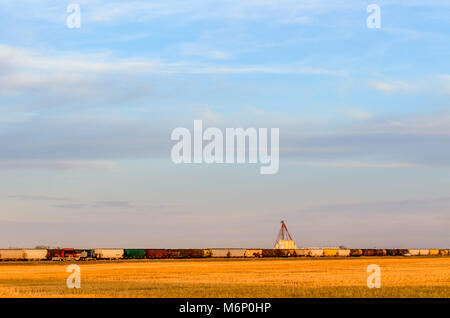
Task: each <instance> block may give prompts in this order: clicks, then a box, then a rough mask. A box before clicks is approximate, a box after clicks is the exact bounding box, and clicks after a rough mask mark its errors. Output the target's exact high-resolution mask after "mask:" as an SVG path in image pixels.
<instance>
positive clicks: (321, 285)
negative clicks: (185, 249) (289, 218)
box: [0, 257, 450, 298]
mask: <svg viewBox="0 0 450 318" xmlns="http://www.w3.org/2000/svg"><path fill="white" fill-rule="evenodd" d="M369 264H377V265H379V266H380V268H381V288H379V289H377V288H373V289H369V288H368V287H367V284H366V280H367V277H368V275H369V273H367V272H366V268H367V266H368V265H369ZM68 265H69V264H68V263H51V262H48V263H45V262H44V263H42V262H41V263H39V262H36V263H7V262H5V263H0V297H201V298H202V297H446V298H448V297H450V257H435V258H433V257H429V258H428V257H423V258H420V257H417V258H412V257H411V258H403V257H368V258H356V259H355V258H352V259H310V258H297V259H251V260H248V259H199V260H143V261H115V262H98V261H97V262H95V261H92V262H79V263H78V265H79V266H80V268H81V288H80V289H69V288H67V286H66V279H67V277H68V276H69V275H70V273H67V272H66V268H67V266H68Z"/></svg>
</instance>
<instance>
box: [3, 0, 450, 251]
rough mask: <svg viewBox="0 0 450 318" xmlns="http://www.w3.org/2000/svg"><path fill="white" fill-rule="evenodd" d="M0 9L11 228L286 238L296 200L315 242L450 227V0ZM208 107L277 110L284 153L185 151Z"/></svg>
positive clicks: (384, 240) (220, 120)
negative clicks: (374, 22)
mask: <svg viewBox="0 0 450 318" xmlns="http://www.w3.org/2000/svg"><path fill="white" fill-rule="evenodd" d="M71 3H75V4H78V5H79V7H80V8H81V13H80V16H81V26H80V28H69V27H68V26H67V24H66V20H67V18H68V16H69V15H70V14H71V13H68V12H67V7H68V5H69V4H71ZM372 3H375V4H377V5H379V7H380V10H381V11H380V17H381V26H380V28H368V27H367V24H366V20H367V18H368V17H369V15H370V14H371V13H368V12H367V11H366V9H367V7H368V6H369V5H370V4H372ZM0 21H1V22H0V24H1V28H0V247H34V246H36V245H49V246H63V247H80V248H82V247H86V248H87V247H124V248H125V247H136V248H138V247H148V248H158V247H160V248H170V247H172V248H188V247H198V248H202V247H264V248H270V247H272V246H273V244H274V242H275V239H276V235H277V233H278V230H279V227H280V221H281V220H285V222H286V224H287V226H288V229H289V230H290V232H291V234H292V236H293V237H294V240H295V241H296V243H297V245H298V246H299V247H302V246H339V245H343V246H347V247H354V248H358V247H360V248H364V247H379V248H382V247H384V248H394V247H398V248H408V247H410V248H413V247H424V248H427V247H429V248H431V247H436V248H448V247H449V246H450V191H449V190H450V169H449V168H450V147H449V146H450V61H449V56H450V2H449V1H415V0H411V1H375V0H374V1H350V0H346V1H336V0H334V1H328V0H327V1H325V0H316V1H312V0H311V1H308V0H298V1H297V0H278V1H267V0H259V1H257V0H223V1H208V0H190V1H176V0H174V1H160V0H157V1H103V0H90V1H80V0H71V1H64V0H63V1H61V0H43V1H31V0H14V1H12V0H11V1H10V0H0ZM194 120H202V121H203V123H204V126H205V127H218V128H220V129H225V128H228V127H231V128H237V127H242V128H248V127H256V128H262V127H264V128H269V129H270V128H279V131H280V167H279V171H278V173H276V174H274V175H261V174H260V173H259V165H258V164H178V165H177V164H174V163H173V162H172V161H171V157H170V151H171V148H172V147H173V145H174V141H172V140H171V139H170V135H171V132H172V131H173V130H174V129H175V128H177V127H186V128H188V129H190V130H192V129H193V121H194Z"/></svg>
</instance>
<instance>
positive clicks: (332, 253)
mask: <svg viewBox="0 0 450 318" xmlns="http://www.w3.org/2000/svg"><path fill="white" fill-rule="evenodd" d="M446 255H449V250H448V249H343V248H309V249H308V248H303V249H257V248H252V249H248V248H247V249H246V248H210V249H112V248H106V249H105V248H103V249H74V248H58V249H0V261H20V260H24V261H27V260H28V261H40V260H49V261H81V260H84V261H88V260H118V259H165V258H172V259H185V258H257V257H264V258H266V257H361V256H446Z"/></svg>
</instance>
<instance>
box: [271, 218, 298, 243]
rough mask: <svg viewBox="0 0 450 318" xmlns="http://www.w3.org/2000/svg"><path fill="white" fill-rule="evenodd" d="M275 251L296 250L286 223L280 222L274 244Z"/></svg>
mask: <svg viewBox="0 0 450 318" xmlns="http://www.w3.org/2000/svg"><path fill="white" fill-rule="evenodd" d="M274 248H276V249H297V246H296V245H295V242H294V240H293V239H292V236H291V234H290V233H289V231H288V229H287V226H286V223H284V221H281V229H280V232H278V236H277V240H276V242H275V247H274Z"/></svg>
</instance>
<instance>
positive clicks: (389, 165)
mask: <svg viewBox="0 0 450 318" xmlns="http://www.w3.org/2000/svg"><path fill="white" fill-rule="evenodd" d="M292 164H295V165H300V166H309V167H335V168H383V169H398V168H415V167H420V166H422V165H420V164H417V163H409V162H361V161H315V162H295V163H292Z"/></svg>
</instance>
